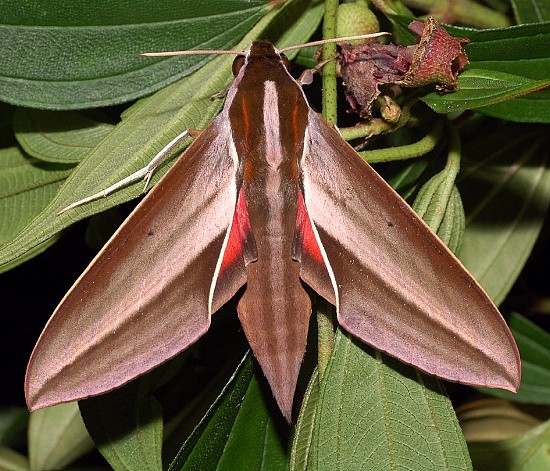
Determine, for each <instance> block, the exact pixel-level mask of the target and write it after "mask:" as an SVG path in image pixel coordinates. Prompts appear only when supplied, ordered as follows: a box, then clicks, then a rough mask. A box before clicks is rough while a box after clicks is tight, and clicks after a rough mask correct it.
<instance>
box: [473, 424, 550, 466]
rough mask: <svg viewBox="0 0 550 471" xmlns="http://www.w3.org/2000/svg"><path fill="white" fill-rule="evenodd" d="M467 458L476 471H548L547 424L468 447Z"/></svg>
mask: <svg viewBox="0 0 550 471" xmlns="http://www.w3.org/2000/svg"><path fill="white" fill-rule="evenodd" d="M468 448H469V450H470V456H471V457H472V462H473V464H474V467H475V469H476V470H477V471H485V470H486V471H493V470H494V469H496V468H495V464H496V463H498V466H499V469H506V470H514V471H516V470H517V471H520V470H521V471H541V470H543V469H550V454H548V449H549V448H550V421H547V422H544V423H542V424H541V425H539V426H537V427H534V428H533V429H531V430H530V431H529V432H527V433H524V434H522V435H518V436H516V437H512V438H508V439H506V440H501V441H496V442H474V443H469V444H468Z"/></svg>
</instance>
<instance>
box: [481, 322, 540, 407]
mask: <svg viewBox="0 0 550 471" xmlns="http://www.w3.org/2000/svg"><path fill="white" fill-rule="evenodd" d="M508 325H509V327H510V330H511V331H512V333H513V334H514V338H515V339H516V343H517V345H518V348H519V352H520V355H521V369H522V375H521V385H520V387H519V390H518V392H517V394H513V393H511V392H508V391H503V390H501V389H495V390H489V389H485V388H483V391H484V392H485V393H487V394H491V395H492V396H496V397H501V398H504V399H509V400H510V401H514V402H526V403H530V404H550V334H548V333H547V332H546V331H544V330H543V329H541V328H540V327H538V326H537V325H536V324H533V323H532V322H531V321H530V320H529V319H526V318H525V317H523V316H522V315H520V314H512V315H511V316H510V317H509V319H508Z"/></svg>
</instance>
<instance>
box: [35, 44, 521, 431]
mask: <svg viewBox="0 0 550 471" xmlns="http://www.w3.org/2000/svg"><path fill="white" fill-rule="evenodd" d="M234 71H235V73H236V78H235V80H234V82H233V84H232V85H231V87H230V88H229V90H228V93H227V97H226V101H225V105H224V107H223V110H222V112H221V113H220V115H219V116H218V117H217V118H215V119H214V120H213V121H212V122H211V124H209V125H208V127H206V128H205V129H204V130H203V131H202V132H201V134H200V135H199V136H198V137H197V138H196V140H195V141H194V142H193V143H192V144H191V146H190V147H189V148H188V149H187V150H186V151H185V152H184V153H183V154H182V155H181V156H180V158H179V160H178V161H177V162H176V163H175V164H174V165H173V167H172V168H171V169H170V170H169V171H168V172H167V173H166V175H165V176H164V177H163V178H162V179H161V180H160V181H159V183H158V184H157V185H156V186H155V187H154V188H153V189H152V190H151V191H150V192H149V193H148V194H147V196H146V197H145V198H144V199H143V201H142V202H141V203H140V204H139V205H138V206H137V207H136V209H135V210H134V211H133V212H132V214H131V215H130V216H129V217H128V219H127V220H126V221H125V222H124V223H123V224H122V226H121V227H120V228H119V229H118V230H117V231H116V233H115V234H114V235H113V236H112V238H111V239H110V240H109V242H108V243H107V244H106V245H105V247H104V248H103V249H102V250H101V251H100V252H99V254H98V255H97V256H96V257H95V259H94V260H93V261H92V262H91V264H90V265H89V266H88V268H87V269H86V270H85V272H84V273H83V274H82V275H81V276H80V278H79V279H78V280H77V281H76V283H75V284H74V286H73V287H72V288H71V289H70V291H69V292H68V293H67V294H66V295H65V297H64V298H63V300H62V301H61V303H60V304H59V306H58V307H57V309H56V310H55V312H54V314H53V315H52V317H51V319H50V320H49V322H48V323H47V325H46V327H45V329H44V331H43V332H42V334H41V336H40V338H39V340H38V343H37V344H36V347H35V349H34V351H33V353H32V356H31V358H30V361H29V365H28V369H27V375H26V380H25V391H26V398H27V403H28V406H29V408H30V409H31V410H33V409H38V408H41V407H45V406H49V405H53V404H57V403H61V402H67V401H74V400H80V399H84V398H87V397H90V396H94V395H98V394H101V393H104V392H107V391H109V390H112V389H115V388H117V387H119V386H122V385H123V384H125V383H127V382H129V381H131V380H132V379H134V378H136V377H137V376H139V375H142V374H144V373H146V372H147V371H149V370H151V369H153V368H155V367H156V366H158V365H159V364H161V363H163V362H165V361H167V360H168V359H170V358H172V357H174V356H175V355H177V354H178V353H180V352H181V351H182V350H184V349H186V348H188V347H189V346H190V345H192V344H193V343H194V342H196V341H197V340H198V339H199V338H200V337H201V336H202V335H203V334H204V333H205V332H206V331H207V330H208V328H209V325H210V319H211V316H212V314H214V313H215V312H216V311H217V310H218V309H220V307H221V306H222V305H224V304H225V303H226V302H227V301H228V300H229V299H231V298H232V297H233V296H234V295H235V294H236V292H237V291H238V290H239V289H240V288H242V287H243V286H245V288H244V292H243V294H242V296H241V298H240V299H239V301H238V306H237V312H238V316H239V319H240V322H241V324H242V327H243V329H244V332H245V334H246V337H247V339H248V341H249V343H250V346H251V348H252V351H253V353H254V356H255V358H256V359H257V361H258V362H259V364H260V366H261V368H262V370H263V373H264V374H265V376H266V378H267V380H268V382H269V384H270V387H271V389H272V392H273V394H274V396H275V399H276V401H277V403H278V405H279V408H280V410H281V411H282V413H283V415H284V416H285V417H286V419H287V420H288V421H290V420H291V413H292V404H293V397H294V392H295V388H296V382H297V378H298V373H299V371H300V366H301V363H302V358H303V356H304V352H305V349H306V341H307V335H308V325H309V318H310V313H311V309H312V305H311V298H310V295H309V293H308V290H309V289H312V290H313V291H315V292H316V293H317V294H318V295H320V296H322V297H323V298H325V299H326V300H328V301H329V302H330V303H332V304H333V305H334V306H336V312H337V318H338V323H339V324H340V326H341V327H343V328H344V329H346V330H347V331H348V332H350V333H351V334H353V335H354V336H355V337H357V338H358V339H360V340H362V341H363V342H365V343H367V344H370V345H372V346H374V347H375V348H377V349H379V350H382V351H384V352H386V353H388V354H389V355H392V356H394V357H396V358H398V359H400V360H401V361H403V362H405V363H410V364H412V365H414V366H415V367H417V368H419V369H420V370H422V371H425V372H427V373H430V374H433V375H436V376H438V377H440V378H444V379H447V380H450V381H457V382H461V383H465V384H470V385H478V386H487V387H492V388H503V389H508V390H512V391H515V390H517V388H518V386H519V382H520V375H521V373H520V368H521V367H520V360H519V354H518V350H517V347H516V344H515V342H514V340H513V337H512V335H511V333H510V331H509V329H508V327H507V325H506V323H505V321H504V320H503V318H502V317H501V315H500V313H499V311H498V310H497V308H496V307H495V305H494V304H493V303H492V302H491V300H490V299H489V297H488V296H487V294H486V293H485V292H484V291H483V289H482V288H481V287H480V286H479V284H478V283H477V282H476V281H475V279H474V278H473V277H472V276H471V275H470V274H469V273H468V272H467V271H466V269H465V268H464V267H463V266H462V264H461V263H460V262H459V260H458V259H457V258H456V257H455V256H454V255H453V254H452V253H451V252H450V251H449V250H448V249H447V247H445V245H444V244H443V243H442V242H441V241H440V240H439V239H438V237H437V236H436V235H435V234H434V233H433V232H432V231H431V230H430V229H429V228H428V226H427V225H426V224H425V223H424V222H423V221H422V220H421V219H420V218H419V217H418V216H417V215H416V214H415V213H414V212H413V211H412V209H411V208H410V207H409V206H408V205H407V203H405V201H403V200H402V199H401V197H400V196H399V195H398V194H397V193H396V192H395V191H394V190H393V189H392V188H391V187H390V186H389V185H388V184H387V183H386V182H385V181H384V180H383V179H382V178H381V177H380V176H379V175H378V174H377V173H376V172H375V171H374V170H373V169H372V168H371V167H370V166H369V165H368V164H367V163H365V162H364V161H363V160H362V159H361V158H360V157H359V156H358V155H357V153H356V152H355V151H354V150H353V149H352V148H351V147H350V146H349V145H348V144H347V143H346V142H345V141H344V140H343V139H342V137H341V136H340V134H339V133H338V131H337V129H336V128H335V127H334V126H332V125H330V124H327V123H325V122H324V121H323V120H322V118H321V117H320V116H319V115H318V114H317V113H316V112H315V111H313V110H312V108H311V107H310V106H309V104H308V102H307V100H306V97H305V95H304V93H303V91H302V87H301V86H300V84H299V83H298V82H297V81H296V80H295V79H294V78H293V77H292V76H291V75H290V73H289V71H288V61H287V60H286V58H285V57H284V55H283V54H282V53H280V52H279V51H278V50H277V49H276V48H275V47H274V46H273V45H272V44H271V43H269V42H268V41H265V40H262V41H256V42H254V43H252V44H251V45H250V46H249V47H248V48H247V49H246V51H244V53H242V54H240V55H239V56H237V58H236V59H235V62H234Z"/></svg>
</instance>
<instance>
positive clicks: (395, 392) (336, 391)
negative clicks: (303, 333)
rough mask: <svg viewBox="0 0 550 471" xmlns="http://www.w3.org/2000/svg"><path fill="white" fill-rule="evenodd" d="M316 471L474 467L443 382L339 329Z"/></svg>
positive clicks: (326, 382) (323, 399)
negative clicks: (358, 340) (365, 344)
mask: <svg viewBox="0 0 550 471" xmlns="http://www.w3.org/2000/svg"><path fill="white" fill-rule="evenodd" d="M313 444H314V447H313V455H312V461H311V470H315V471H321V470H327V471H339V470H345V471H353V470H364V469H408V470H411V471H413V470H422V471H428V470H437V471H442V470H447V469H453V470H458V469H461V470H468V469H471V465H470V459H469V457H468V452H467V450H466V444H465V442H464V438H463V436H462V433H461V431H460V427H459V426H458V422H457V420H456V417H455V415H454V411H453V408H452V406H451V403H450V401H449V399H448V398H447V397H446V394H445V390H444V388H443V386H442V384H441V382H440V381H439V380H437V379H436V378H434V377H428V376H425V375H423V374H421V373H419V372H417V371H416V370H414V369H413V368H411V367H410V366H407V365H404V364H403V363H400V362H399V361H397V360H394V359H392V358H390V357H387V356H386V355H383V354H382V353H380V352H377V351H375V350H373V349H372V348H370V347H367V346H364V345H359V343H358V342H356V341H355V340H353V339H351V338H350V337H349V336H347V334H344V333H343V332H342V331H341V330H338V332H337V334H336V342H335V348H334V353H333V356H332V358H331V361H330V362H329V366H328V368H327V370H326V373H325V377H324V379H323V380H322V381H321V391H320V402H319V405H318V408H317V417H316V427H315V435H314V441H313Z"/></svg>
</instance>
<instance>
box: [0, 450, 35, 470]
mask: <svg viewBox="0 0 550 471" xmlns="http://www.w3.org/2000/svg"><path fill="white" fill-rule="evenodd" d="M0 469H1V470H2V471H28V470H29V460H28V459H27V458H26V457H25V456H23V455H22V454H21V453H18V452H17V451H15V450H12V449H11V448H8V447H7V446H4V445H0Z"/></svg>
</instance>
